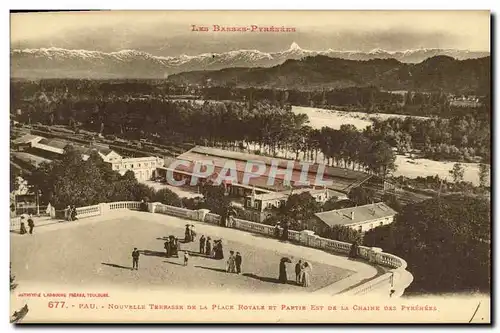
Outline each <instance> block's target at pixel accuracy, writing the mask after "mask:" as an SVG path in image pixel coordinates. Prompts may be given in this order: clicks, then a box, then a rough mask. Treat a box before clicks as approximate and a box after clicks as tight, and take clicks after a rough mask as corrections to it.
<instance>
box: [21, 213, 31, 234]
mask: <svg viewBox="0 0 500 333" xmlns="http://www.w3.org/2000/svg"><path fill="white" fill-rule="evenodd" d="M25 220H26V218H25V217H24V216H21V227H20V230H19V233H20V234H21V235H24V234H26V233H28V231H26V222H25ZM28 228H29V234H30V235H31V234H33V229H34V228H35V221H34V220H33V216H32V215H31V214H29V216H28Z"/></svg>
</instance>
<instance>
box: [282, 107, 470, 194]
mask: <svg viewBox="0 0 500 333" xmlns="http://www.w3.org/2000/svg"><path fill="white" fill-rule="evenodd" d="M292 110H293V112H295V113H305V114H307V116H308V117H309V120H310V124H309V125H310V126H311V127H313V128H321V127H323V126H329V127H331V128H335V129H339V128H340V126H341V125H343V124H352V125H354V126H356V127H357V128H358V129H364V128H366V127H367V126H369V125H371V123H372V122H371V120H370V118H372V117H377V118H381V119H387V118H390V117H403V118H404V117H406V116H405V115H393V114H382V113H376V114H367V113H362V112H343V111H331V110H324V109H317V108H308V107H298V106H294V107H293V109H292ZM419 118H423V117H419ZM453 164H454V162H443V161H433V160H429V159H425V158H420V159H409V158H408V157H406V156H401V155H398V156H397V157H396V166H397V171H396V172H395V173H394V175H395V176H405V177H409V178H416V177H418V176H422V177H426V176H435V175H438V176H439V177H440V178H443V179H444V178H446V177H448V180H450V181H451V179H450V175H449V171H450V170H451V169H452V168H453ZM462 165H463V167H464V169H465V172H464V180H465V181H468V182H471V183H473V184H474V185H478V184H479V175H478V170H479V164H478V163H462Z"/></svg>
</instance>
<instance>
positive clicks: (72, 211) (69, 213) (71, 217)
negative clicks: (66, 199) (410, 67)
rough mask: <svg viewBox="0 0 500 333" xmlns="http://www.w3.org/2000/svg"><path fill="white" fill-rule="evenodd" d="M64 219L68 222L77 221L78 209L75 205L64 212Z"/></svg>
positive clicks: (69, 206)
mask: <svg viewBox="0 0 500 333" xmlns="http://www.w3.org/2000/svg"><path fill="white" fill-rule="evenodd" d="M64 219H65V220H66V221H75V220H77V218H76V207H75V205H68V207H66V209H65V210H64Z"/></svg>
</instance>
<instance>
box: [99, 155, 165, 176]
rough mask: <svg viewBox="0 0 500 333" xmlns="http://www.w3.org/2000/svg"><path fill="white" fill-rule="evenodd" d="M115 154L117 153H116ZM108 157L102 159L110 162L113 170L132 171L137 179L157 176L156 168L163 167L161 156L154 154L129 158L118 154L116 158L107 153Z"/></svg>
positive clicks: (120, 171) (123, 172) (121, 172)
mask: <svg viewBox="0 0 500 333" xmlns="http://www.w3.org/2000/svg"><path fill="white" fill-rule="evenodd" d="M115 154H116V155H118V154H117V153H115ZM118 156H119V155H118ZM108 158H111V159H108V160H104V161H105V162H108V163H110V164H111V168H112V169H113V170H114V171H117V172H119V173H120V174H121V175H124V174H125V172H127V171H129V170H130V171H132V172H134V174H135V178H136V179H137V180H139V181H144V180H150V179H152V178H155V177H157V171H156V170H157V168H161V167H163V158H160V157H156V156H149V157H131V158H123V157H121V156H120V157H119V158H117V157H115V155H112V156H111V157H110V156H109V155H108Z"/></svg>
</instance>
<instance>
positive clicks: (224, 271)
mask: <svg viewBox="0 0 500 333" xmlns="http://www.w3.org/2000/svg"><path fill="white" fill-rule="evenodd" d="M194 267H198V268H203V269H208V270H211V271H215V272H221V273H227V272H226V270H225V269H222V268H212V267H205V266H194Z"/></svg>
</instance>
